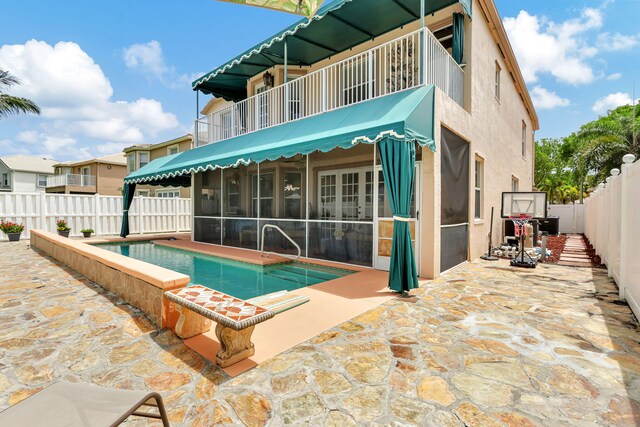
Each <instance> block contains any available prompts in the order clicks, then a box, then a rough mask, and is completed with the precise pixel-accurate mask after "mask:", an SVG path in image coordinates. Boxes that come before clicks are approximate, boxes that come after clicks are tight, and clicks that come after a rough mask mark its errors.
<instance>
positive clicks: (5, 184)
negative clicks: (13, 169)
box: [2, 172, 9, 187]
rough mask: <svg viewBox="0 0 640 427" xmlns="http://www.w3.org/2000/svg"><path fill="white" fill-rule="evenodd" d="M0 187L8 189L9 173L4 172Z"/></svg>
mask: <svg viewBox="0 0 640 427" xmlns="http://www.w3.org/2000/svg"><path fill="white" fill-rule="evenodd" d="M2 186H3V187H8V186H9V173H8V172H5V173H3V174H2Z"/></svg>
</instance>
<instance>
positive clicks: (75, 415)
mask: <svg viewBox="0 0 640 427" xmlns="http://www.w3.org/2000/svg"><path fill="white" fill-rule="evenodd" d="M151 400H153V401H155V403H148V401H151ZM142 406H150V407H156V408H157V409H158V413H152V412H149V413H147V412H139V411H138V409H140V407H142ZM131 415H137V416H140V417H147V418H155V419H159V420H162V424H163V425H164V426H165V427H168V426H169V420H168V419H167V413H166V412H165V409H164V404H163V403H162V397H161V396H160V395H159V394H158V393H155V392H147V391H135V390H119V389H114V388H107V387H100V386H97V385H93V384H78V383H69V382H59V383H55V384H53V385H51V386H49V387H47V388H45V389H43V390H42V391H39V392H38V393H36V394H34V395H33V396H31V397H29V398H27V399H25V400H23V401H21V402H19V403H16V404H15V405H13V406H12V407H10V408H8V409H6V410H4V411H2V412H0V426H2V427H14V426H15V427H23V426H29V427H37V426H47V427H58V426H60V427H61V426H82V427H85V426H86V427H89V426H91V427H93V426H96V427H98V426H100V427H106V426H117V425H119V424H120V423H122V422H123V421H124V420H126V419H127V418H128V417H129V416H131Z"/></svg>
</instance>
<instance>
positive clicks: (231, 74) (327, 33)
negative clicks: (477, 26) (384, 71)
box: [192, 0, 471, 101]
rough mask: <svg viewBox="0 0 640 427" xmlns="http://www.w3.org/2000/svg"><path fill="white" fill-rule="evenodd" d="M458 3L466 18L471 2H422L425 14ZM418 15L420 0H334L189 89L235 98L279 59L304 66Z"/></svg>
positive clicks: (448, 0)
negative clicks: (248, 80)
mask: <svg viewBox="0 0 640 427" xmlns="http://www.w3.org/2000/svg"><path fill="white" fill-rule="evenodd" d="M457 3H460V4H461V5H462V8H463V10H464V12H465V13H466V14H467V15H469V16H471V0H425V13H426V15H430V14H432V13H435V12H437V11H439V10H441V9H444V8H446V7H448V6H451V5H453V4H457ZM418 19H420V0H375V1H372V0H334V1H331V2H327V3H326V4H325V5H323V6H322V7H321V8H320V9H319V10H318V12H317V13H316V14H315V15H314V16H313V18H311V19H310V20H309V19H307V18H303V19H301V20H300V21H298V22H296V23H294V24H293V25H291V26H289V27H288V28H285V29H284V30H282V31H280V32H278V33H277V34H274V35H273V36H271V37H269V38H267V39H266V40H264V41H262V42H260V43H258V44H257V45H255V46H253V47H252V48H250V49H248V50H247V51H245V52H243V53H242V54H240V55H238V56H237V57H235V58H233V59H232V60H230V61H229V62H227V63H225V64H223V65H221V66H220V67H218V68H216V69H215V70H213V71H211V72H209V73H207V74H205V75H204V76H202V77H200V78H199V79H197V80H196V81H194V82H193V84H192V86H193V90H199V91H202V92H203V93H206V94H213V95H215V96H218V97H222V98H225V99H228V100H234V101H238V100H241V99H244V98H246V97H247V92H246V85H247V79H249V78H250V77H253V76H255V75H257V74H260V73H262V72H264V71H265V70H267V69H269V68H271V67H273V66H274V65H282V64H283V63H284V45H285V38H286V43H287V56H288V64H289V65H291V66H295V65H302V66H308V65H312V64H315V63H316V62H318V61H322V60H323V59H326V58H328V57H330V56H333V55H335V54H337V53H339V52H344V51H345V50H349V49H351V48H352V47H354V46H357V45H359V44H361V43H364V42H366V41H369V40H371V39H374V38H376V37H379V36H381V35H382V34H385V33H388V32H389V31H392V30H394V29H396V28H399V27H401V26H403V25H406V24H408V23H410V22H414V21H416V20H418Z"/></svg>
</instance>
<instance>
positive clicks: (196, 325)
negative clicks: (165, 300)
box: [175, 304, 211, 340]
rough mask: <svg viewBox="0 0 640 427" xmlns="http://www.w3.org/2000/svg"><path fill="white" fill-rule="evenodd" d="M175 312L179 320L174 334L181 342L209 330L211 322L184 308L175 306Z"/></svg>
mask: <svg viewBox="0 0 640 427" xmlns="http://www.w3.org/2000/svg"><path fill="white" fill-rule="evenodd" d="M175 307H176V311H178V313H180V318H178V322H177V323H176V327H175V332H176V335H178V336H179V337H180V338H182V339H183V340H186V339H187V338H191V337H195V336H196V335H200V334H204V333H205V332H209V331H210V330H211V320H210V319H207V318H206V317H204V316H202V315H200V314H198V313H196V312H194V311H192V310H189V309H188V308H186V307H183V306H181V305H178V304H176V305H175Z"/></svg>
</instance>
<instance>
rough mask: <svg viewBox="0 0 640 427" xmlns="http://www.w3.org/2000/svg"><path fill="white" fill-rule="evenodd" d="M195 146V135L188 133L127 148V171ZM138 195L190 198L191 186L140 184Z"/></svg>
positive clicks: (130, 171)
mask: <svg viewBox="0 0 640 427" xmlns="http://www.w3.org/2000/svg"><path fill="white" fill-rule="evenodd" d="M193 147H194V138H193V135H192V134H186V135H183V136H181V137H178V138H174V139H170V140H168V141H164V142H160V143H157V144H138V145H133V146H131V147H128V148H125V149H124V154H125V156H126V157H127V173H132V172H135V171H136V170H138V169H140V168H141V167H143V166H145V165H146V164H147V163H149V162H151V161H153V160H156V159H159V158H161V157H166V156H172V155H174V154H178V153H182V152H185V151H188V150H191V149H192V148H193ZM136 195H137V196H144V197H181V198H190V197H191V188H185V187H179V186H170V185H169V186H166V187H162V186H152V185H138V186H137V187H136Z"/></svg>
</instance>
